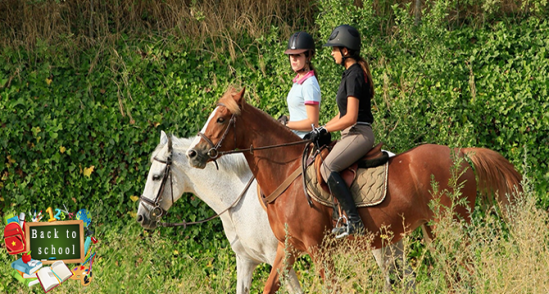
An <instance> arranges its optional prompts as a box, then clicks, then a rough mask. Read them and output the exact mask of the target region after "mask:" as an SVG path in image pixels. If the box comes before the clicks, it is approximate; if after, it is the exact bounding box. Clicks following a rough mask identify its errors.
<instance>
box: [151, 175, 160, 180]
mask: <svg viewBox="0 0 549 294" xmlns="http://www.w3.org/2000/svg"><path fill="white" fill-rule="evenodd" d="M160 178H161V177H160V175H154V176H153V181H159V180H160Z"/></svg>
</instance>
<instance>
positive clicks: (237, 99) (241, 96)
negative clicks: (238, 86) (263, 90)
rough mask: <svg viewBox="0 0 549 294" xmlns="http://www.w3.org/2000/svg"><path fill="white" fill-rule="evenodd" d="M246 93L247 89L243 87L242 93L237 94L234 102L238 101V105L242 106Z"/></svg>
mask: <svg viewBox="0 0 549 294" xmlns="http://www.w3.org/2000/svg"><path fill="white" fill-rule="evenodd" d="M244 92H246V87H243V88H242V90H240V92H238V93H236V95H235V96H234V101H236V103H238V104H240V105H242V102H243V101H244Z"/></svg>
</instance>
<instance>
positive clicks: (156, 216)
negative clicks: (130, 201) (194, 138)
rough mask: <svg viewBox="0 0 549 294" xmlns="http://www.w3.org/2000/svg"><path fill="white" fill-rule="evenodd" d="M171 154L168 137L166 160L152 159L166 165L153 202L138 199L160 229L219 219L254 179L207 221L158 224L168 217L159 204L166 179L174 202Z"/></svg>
mask: <svg viewBox="0 0 549 294" xmlns="http://www.w3.org/2000/svg"><path fill="white" fill-rule="evenodd" d="M223 137H224V136H223ZM218 145H219V146H221V144H218ZM219 146H217V148H219ZM172 152H173V148H172V139H171V136H168V154H169V155H168V157H167V158H166V160H161V159H158V158H156V156H155V157H154V158H153V160H155V161H158V162H160V163H163V164H165V165H166V167H164V172H163V176H162V183H160V189H158V193H157V194H156V197H155V198H154V200H150V199H149V198H147V197H145V195H141V197H139V200H140V202H139V203H140V205H143V207H145V209H147V210H148V211H149V219H150V220H152V221H154V222H156V223H157V224H158V225H160V226H162V227H180V226H183V227H184V228H186V227H187V225H196V224H201V223H205V222H207V221H210V220H212V219H214V218H216V217H219V216H220V215H221V214H223V213H225V212H226V211H228V210H229V209H230V208H231V207H234V206H235V205H236V204H237V203H238V202H239V201H240V199H241V198H242V196H244V194H246V191H248V188H249V187H250V185H251V184H252V182H253V181H254V179H255V177H253V176H252V177H251V178H250V180H249V181H248V184H246V187H244V190H242V193H240V195H239V196H238V197H237V198H236V200H235V201H234V202H233V203H232V204H231V205H230V206H229V207H227V208H226V209H225V210H223V211H222V212H220V213H217V214H215V215H213V216H211V217H209V218H207V219H204V220H201V221H196V222H186V221H185V220H183V222H180V223H165V222H160V218H161V217H162V216H164V215H168V211H167V210H165V209H164V208H162V207H161V206H160V203H161V202H162V199H163V195H164V189H165V188H166V182H167V179H168V177H170V190H171V197H172V205H173V204H174V200H173V199H174V198H173V180H172V173H171V166H172ZM216 165H217V163H216ZM143 202H145V203H147V204H149V205H150V206H152V207H153V208H152V209H149V208H147V206H145V204H143Z"/></svg>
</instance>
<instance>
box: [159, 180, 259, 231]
mask: <svg viewBox="0 0 549 294" xmlns="http://www.w3.org/2000/svg"><path fill="white" fill-rule="evenodd" d="M254 179H255V177H254V176H252V177H251V178H250V180H249V181H248V184H246V187H244V190H242V193H240V195H238V197H237V198H236V200H235V201H234V202H233V204H231V205H230V206H229V207H227V208H226V209H225V210H223V211H222V212H220V213H218V214H216V215H214V216H211V217H209V218H207V219H204V220H201V221H196V222H186V221H185V220H183V222H181V223H164V222H157V224H158V225H159V226H162V227H170V228H171V227H181V226H183V228H187V225H197V224H202V223H205V222H207V221H210V220H212V219H214V218H216V217H219V216H221V215H222V214H223V213H225V212H227V211H228V210H229V209H231V208H232V207H234V206H235V205H236V204H237V203H238V202H239V201H240V199H241V198H242V196H244V194H246V191H248V188H250V186H251V184H252V182H253V181H254Z"/></svg>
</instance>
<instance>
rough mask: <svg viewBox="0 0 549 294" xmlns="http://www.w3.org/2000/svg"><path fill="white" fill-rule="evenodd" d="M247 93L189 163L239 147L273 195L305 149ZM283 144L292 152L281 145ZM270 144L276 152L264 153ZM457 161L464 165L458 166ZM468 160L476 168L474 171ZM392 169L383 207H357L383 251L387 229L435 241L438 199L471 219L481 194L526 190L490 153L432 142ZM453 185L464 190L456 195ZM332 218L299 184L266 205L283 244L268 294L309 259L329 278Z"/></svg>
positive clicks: (226, 105) (234, 98)
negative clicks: (303, 257)
mask: <svg viewBox="0 0 549 294" xmlns="http://www.w3.org/2000/svg"><path fill="white" fill-rule="evenodd" d="M244 90H245V89H242V90H241V91H240V92H238V91H236V90H235V89H234V88H232V87H231V88H230V89H229V90H228V91H227V93H225V94H224V95H223V97H222V98H221V99H219V102H218V106H217V107H216V108H215V109H214V111H213V112H212V113H211V114H210V117H209V118H208V121H207V122H206V124H205V125H204V127H203V129H202V131H201V132H200V133H199V135H200V136H198V137H197V138H196V139H195V141H194V142H193V143H192V144H191V146H190V148H189V150H188V151H187V157H188V158H189V163H190V164H191V165H192V166H194V167H197V168H204V167H205V166H206V163H207V162H209V161H211V160H213V159H215V158H216V157H217V156H220V155H223V154H227V153H232V152H234V151H232V152H231V150H235V149H238V151H237V152H243V153H244V156H245V157H246V160H247V162H248V165H249V166H250V169H251V170H252V172H253V174H254V176H255V177H256V179H257V181H258V183H259V185H260V186H261V189H262V191H263V192H264V193H265V195H270V194H271V193H272V192H273V191H275V190H276V189H277V188H278V186H279V185H281V183H283V182H284V181H285V180H286V178H287V177H288V176H289V175H290V174H292V172H294V171H295V170H296V169H298V168H301V166H300V165H301V156H302V152H303V149H304V145H303V144H298V143H297V144H296V143H293V144H292V142H297V141H300V140H301V139H300V138H299V137H298V136H297V135H295V134H294V133H292V132H291V131H289V129H287V128H286V127H284V126H283V125H282V124H280V123H279V122H277V121H276V120H274V119H273V118H272V117H270V116H269V115H267V114H266V113H264V112H263V111H261V110H259V109H257V108H255V107H253V106H251V105H249V104H247V103H246V102H245V99H244V98H243V95H244ZM288 143H290V144H288ZM280 145H286V146H284V147H277V146H280ZM267 146H271V147H277V148H261V147H267ZM457 157H459V158H462V160H455V159H456V158H457ZM465 158H468V159H469V160H470V162H472V164H473V166H474V171H473V169H472V168H471V166H470V165H469V164H468V162H467V161H466V160H463V159H465ZM456 162H457V163H456ZM388 168H389V173H388V187H387V195H386V198H385V200H384V201H383V202H382V203H381V204H379V205H377V206H372V207H364V208H359V209H358V211H359V213H360V216H361V218H362V221H363V222H364V226H365V227H366V229H367V230H368V231H369V232H371V233H373V235H374V238H373V240H372V247H373V248H376V249H377V248H380V247H382V246H386V245H387V244H385V243H386V242H387V241H386V240H382V237H381V229H382V228H384V230H385V231H384V232H386V230H387V228H389V229H390V230H391V231H392V232H393V234H392V235H393V236H394V237H393V239H392V240H391V242H393V243H394V242H397V241H399V240H401V239H402V237H403V236H404V234H406V233H410V232H412V231H413V230H415V229H416V228H418V227H420V226H422V227H423V229H424V233H425V234H427V237H428V238H432V237H434V236H433V234H432V230H431V228H430V227H429V226H427V222H429V221H431V220H434V221H435V222H436V221H437V215H436V214H435V213H434V212H433V211H432V209H431V208H430V207H429V203H430V202H431V201H432V200H434V199H436V200H437V201H439V203H440V204H441V205H443V206H444V207H452V208H453V213H455V217H456V218H461V219H464V220H465V221H469V220H470V212H472V211H473V208H474V206H475V199H476V197H477V188H478V190H480V192H481V195H483V196H484V197H485V198H488V197H491V196H495V197H496V199H497V202H498V203H499V204H500V205H501V204H504V205H506V204H509V203H512V202H513V199H514V197H516V194H515V192H518V191H521V187H520V181H521V178H522V177H521V175H520V174H519V173H518V172H517V171H516V170H515V168H514V167H513V165H512V164H511V163H510V162H509V161H507V160H506V159H505V158H504V157H503V156H501V155H500V154H499V153H497V152H495V151H492V150H490V149H486V148H454V149H451V148H449V147H447V146H441V145H434V144H425V145H421V146H418V147H416V148H413V149H411V150H408V151H406V152H404V153H402V154H399V155H397V156H395V157H392V158H391V159H390V160H389V167H388ZM456 168H457V169H458V170H456ZM475 173H476V176H477V178H475ZM457 176H459V178H458V182H457V183H459V184H458V185H450V184H449V183H450V182H451V181H450V180H451V178H452V177H454V178H455V177H457ZM477 180H478V181H477ZM433 181H435V182H436V183H438V189H437V191H440V192H438V193H437V194H436V195H434V194H435V192H433V188H432V183H433ZM453 186H454V187H457V189H459V191H454V187H453ZM455 192H459V193H455ZM449 195H459V197H460V199H459V203H466V204H460V205H455V204H454V205H452V204H453V203H455V202H453V201H455V199H454V200H452V199H451V197H450V196H449ZM490 199H491V198H490ZM463 200H465V201H463ZM456 202H457V201H456ZM332 212H333V209H332V207H327V206H324V205H322V204H320V203H318V202H315V201H313V202H312V204H309V203H308V199H307V197H306V196H305V195H304V189H303V181H302V180H301V179H298V180H295V181H293V182H292V183H291V184H290V185H289V186H288V188H287V189H286V190H284V192H283V193H282V194H281V195H280V196H279V197H278V198H277V199H276V200H275V201H273V202H271V203H270V204H268V205H267V214H268V217H269V223H270V225H271V228H272V230H273V232H274V234H275V236H276V238H277V239H278V240H279V243H278V247H277V254H276V259H275V261H274V263H273V267H272V269H271V273H270V275H269V278H268V280H267V283H266V285H265V288H264V292H263V293H275V292H276V291H277V289H278V288H279V287H280V281H279V274H280V273H282V272H284V271H285V270H287V269H289V268H291V266H292V265H293V263H294V262H295V259H296V258H297V256H298V254H302V253H308V254H309V255H310V256H311V258H312V260H313V262H315V264H316V265H317V269H319V271H320V274H321V275H322V277H323V278H325V276H324V275H325V273H324V270H323V268H322V265H321V264H319V261H320V260H319V257H320V256H319V252H320V250H321V244H322V242H323V239H324V237H325V235H326V234H327V233H328V232H330V231H331V229H332V227H333V222H332ZM285 242H286V243H287V244H289V245H290V246H291V248H292V251H291V253H289V256H286V253H287V252H285Z"/></svg>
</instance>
